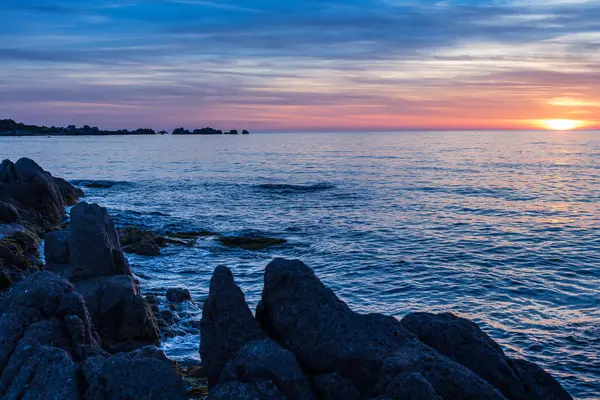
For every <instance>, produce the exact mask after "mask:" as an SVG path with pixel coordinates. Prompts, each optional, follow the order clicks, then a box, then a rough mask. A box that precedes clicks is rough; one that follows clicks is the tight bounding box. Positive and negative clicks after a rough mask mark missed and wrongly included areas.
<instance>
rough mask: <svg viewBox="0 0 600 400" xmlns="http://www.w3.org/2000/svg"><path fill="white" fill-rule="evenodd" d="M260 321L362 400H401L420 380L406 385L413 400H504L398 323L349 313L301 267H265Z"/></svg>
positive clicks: (305, 362)
mask: <svg viewBox="0 0 600 400" xmlns="http://www.w3.org/2000/svg"><path fill="white" fill-rule="evenodd" d="M257 319H258V321H259V322H260V324H261V326H262V327H263V329H264V330H265V331H266V332H268V333H269V336H270V337H272V338H273V339H275V340H276V341H277V342H279V343H280V344H281V345H282V346H283V347H285V348H287V349H289V350H291V351H292V352H294V354H295V355H296V357H297V359H298V362H299V363H300V365H301V366H302V368H303V370H305V371H310V372H311V373H312V374H316V375H320V374H329V373H336V374H339V376H340V377H341V378H344V379H348V380H350V381H351V382H352V384H353V385H354V386H355V387H356V389H357V390H358V391H359V392H360V394H361V396H363V397H375V396H383V395H386V396H388V395H389V394H391V395H392V397H395V396H404V395H405V392H404V391H399V392H397V391H396V389H394V388H395V387H399V386H402V385H397V384H396V383H397V382H398V381H397V380H398V379H402V380H403V379H405V378H406V374H414V373H418V374H421V375H422V376H423V378H424V379H423V380H424V381H425V382H426V383H427V385H425V384H424V382H423V380H421V379H418V380H415V379H412V378H411V380H410V381H409V382H411V385H412V386H414V391H415V393H425V394H427V393H428V395H430V397H431V398H435V395H437V396H440V397H442V398H456V399H458V398H460V399H465V400H467V399H473V400H475V399H482V398H485V399H498V400H500V399H504V396H502V395H501V394H500V393H499V392H497V391H496V390H495V389H494V388H493V387H492V386H491V385H490V384H489V383H487V382H486V381H485V380H483V379H482V378H480V377H478V376H477V375H476V374H475V373H473V372H472V371H470V370H468V369H467V368H465V367H463V366H462V365H460V364H458V363H456V362H454V361H452V360H450V359H448V358H446V357H444V356H443V355H441V354H439V353H438V352H436V351H435V350H433V349H432V348H430V347H428V346H426V345H424V344H423V343H421V342H420V341H419V340H418V339H417V338H416V337H415V336H414V335H413V334H412V333H410V332H409V331H408V330H407V329H406V328H405V327H404V326H403V325H402V324H401V323H400V321H398V320H396V319H395V318H392V317H387V316H384V315H380V314H366V315H362V314H358V313H355V312H353V311H352V310H350V308H349V307H348V306H347V305H346V304H345V303H344V302H342V301H341V300H339V299H338V298H337V297H336V296H335V294H334V293H333V292H332V291H331V290H330V289H328V288H327V287H325V286H324V285H323V284H322V283H321V281H320V280H319V279H318V278H317V277H316V275H315V274H314V272H313V271H312V270H311V269H310V268H308V267H307V266H306V265H305V264H304V263H302V262H301V261H290V260H284V259H275V260H274V261H272V262H271V263H270V264H269V265H267V267H266V270H265V284H264V289H263V293H262V299H261V302H260V304H259V307H258V308H257ZM410 376H412V377H413V378H414V377H415V376H416V375H410ZM429 386H431V389H432V390H428V389H427V388H428V387H429ZM402 390H404V389H402ZM390 392H391V393H390ZM399 398H402V397H399Z"/></svg>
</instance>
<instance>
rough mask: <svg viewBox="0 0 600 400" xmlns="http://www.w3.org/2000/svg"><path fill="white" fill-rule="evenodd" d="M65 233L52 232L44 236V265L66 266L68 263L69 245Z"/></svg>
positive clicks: (66, 233)
mask: <svg viewBox="0 0 600 400" xmlns="http://www.w3.org/2000/svg"><path fill="white" fill-rule="evenodd" d="M68 236H69V234H68V232H67V231H54V232H50V233H47V234H46V236H44V240H45V242H46V243H45V246H44V258H45V259H46V263H49V264H53V263H58V264H67V263H68V262H69V245H68V243H67V239H68Z"/></svg>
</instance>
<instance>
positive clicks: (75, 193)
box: [54, 178, 85, 206]
mask: <svg viewBox="0 0 600 400" xmlns="http://www.w3.org/2000/svg"><path fill="white" fill-rule="evenodd" d="M54 183H55V185H56V187H57V188H58V193H59V194H60V195H61V196H62V198H63V201H64V202H65V204H66V205H67V206H72V205H74V204H76V203H77V200H79V198H80V197H83V196H84V195H85V194H84V193H83V190H81V189H78V188H76V187H75V186H73V185H71V184H70V183H69V182H67V181H65V180H64V179H63V178H54Z"/></svg>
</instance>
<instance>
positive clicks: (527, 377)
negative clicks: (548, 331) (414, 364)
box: [402, 313, 571, 400]
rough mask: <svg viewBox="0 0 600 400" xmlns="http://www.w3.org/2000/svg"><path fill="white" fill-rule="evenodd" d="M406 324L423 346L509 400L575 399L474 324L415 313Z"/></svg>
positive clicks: (542, 371)
mask: <svg viewBox="0 0 600 400" xmlns="http://www.w3.org/2000/svg"><path fill="white" fill-rule="evenodd" d="M402 324H403V325H404V326H405V327H406V328H407V329H408V330H409V331H411V332H413V333H414V334H415V335H417V337H418V338H419V340H420V341H422V342H423V343H425V344H427V345H428V346H430V347H432V348H434V349H436V350H437V351H438V352H439V353H441V354H443V355H445V356H447V357H448V358H450V359H452V360H454V361H456V362H458V363H460V364H462V365H464V366H465V367H467V368H469V369H470V370H471V371H473V372H475V373H476V374H477V375H479V376H480V377H482V378H484V379H485V380H486V381H488V382H489V383H490V384H491V385H492V386H494V387H496V388H498V389H499V390H500V391H501V392H502V393H503V394H504V396H506V397H507V398H508V399H509V400H534V399H548V400H569V399H571V396H570V395H569V394H568V393H567V392H566V391H565V390H564V389H563V388H562V387H561V386H560V384H559V383H558V382H557V381H556V380H554V378H552V377H551V376H550V375H549V374H548V373H546V372H545V371H544V370H543V369H541V368H539V367H537V366H535V364H530V363H527V362H524V361H521V360H513V359H511V358H509V357H507V356H506V355H505V354H504V351H502V349H501V348H500V346H499V345H498V344H497V343H496V342H494V341H493V340H492V339H491V338H490V337H489V336H488V335H487V334H486V333H485V332H483V331H482V330H481V329H480V328H479V326H477V324H475V323H474V322H472V321H469V320H467V319H464V318H459V317H457V316H455V315H453V314H437V315H436V314H429V313H414V314H409V315H407V316H406V317H404V318H403V319H402ZM531 365H533V366H534V368H531V367H530V366H531Z"/></svg>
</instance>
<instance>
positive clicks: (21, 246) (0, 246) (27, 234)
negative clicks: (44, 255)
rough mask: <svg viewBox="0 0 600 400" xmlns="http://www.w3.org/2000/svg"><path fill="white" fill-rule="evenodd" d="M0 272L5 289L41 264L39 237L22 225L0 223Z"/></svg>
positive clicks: (3, 288) (36, 270)
mask: <svg viewBox="0 0 600 400" xmlns="http://www.w3.org/2000/svg"><path fill="white" fill-rule="evenodd" d="M0 226H1V227H3V228H4V229H0V237H1V238H2V239H0V270H1V271H2V273H1V274H0V275H1V276H3V277H4V278H3V279H2V282H3V283H2V284H0V286H2V287H1V288H0V290H7V289H9V287H10V284H14V283H17V282H20V281H22V280H23V279H25V277H27V276H29V275H30V274H32V273H35V272H38V271H39V270H40V267H41V266H42V265H43V264H42V261H41V260H40V252H39V246H40V239H39V238H38V237H37V235H36V234H35V233H33V232H31V231H29V230H28V229H26V228H25V227H23V226H22V225H18V224H11V225H0Z"/></svg>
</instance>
